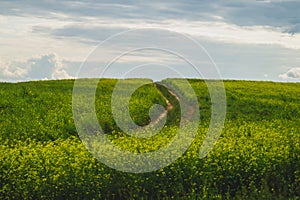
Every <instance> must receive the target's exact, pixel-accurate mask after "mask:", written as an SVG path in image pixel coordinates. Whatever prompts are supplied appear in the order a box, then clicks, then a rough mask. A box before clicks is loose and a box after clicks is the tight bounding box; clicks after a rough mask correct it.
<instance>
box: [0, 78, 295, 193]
mask: <svg viewBox="0 0 300 200" xmlns="http://www.w3.org/2000/svg"><path fill="white" fill-rule="evenodd" d="M190 82H191V84H192V86H193V88H194V90H195V92H196V94H197V95H198V99H199V104H200V112H201V115H202V116H201V117H202V121H201V123H200V124H199V130H198V133H199V134H198V136H197V139H196V140H195V142H194V143H193V145H192V146H191V148H190V149H189V151H187V152H186V153H185V155H184V156H183V157H181V158H180V159H178V160H177V161H176V162H175V163H173V164H172V165H170V166H168V167H166V168H164V169H161V170H159V171H157V172H152V173H146V174H126V173H122V172H118V171H115V170H113V169H110V168H108V167H106V166H105V165H103V164H101V163H100V162H98V161H97V160H96V159H94V158H93V157H92V155H90V154H89V153H88V152H87V150H86V149H85V148H84V147H83V145H82V144H81V142H80V140H79V139H78V137H77V133H76V129H75V126H74V124H73V117H72V87H73V81H72V80H63V81H40V82H28V83H17V84H11V83H1V84H0V95H1V99H0V138H1V144H0V160H1V162H0V163H1V165H0V172H1V173H0V196H2V197H4V198H13V197H14V198H25V197H28V198H58V197H60V198H63V197H68V198H81V197H82V198H92V197H102V198H105V197H106V198H120V197H122V198H124V197H127V198H128V197H131V198H140V197H146V198H147V197H148V198H156V197H158V196H159V197H171V196H174V197H180V198H182V197H187V198H198V197H203V198H205V197H213V198H221V197H229V196H231V197H243V198H245V196H247V197H252V198H258V197H265V198H276V197H277V198H279V197H284V198H288V197H296V196H298V197H299V196H300V194H299V193H298V191H300V186H299V184H300V171H299V169H300V161H299V155H300V139H299V138H300V137H299V136H300V135H299V134H300V125H299V124H300V87H299V86H300V84H293V83H271V82H248V81H225V87H226V93H227V105H228V107H227V118H226V123H225V127H224V130H223V133H222V136H221V138H220V139H219V141H218V143H217V145H216V146H215V148H214V149H213V151H212V152H211V153H210V154H209V155H208V156H207V157H206V158H204V159H203V160H200V159H198V158H197V152H198V150H199V146H200V145H201V141H202V139H203V137H204V135H205V132H206V130H207V121H208V120H209V117H210V100H209V95H208V92H207V90H206V87H205V83H204V82H203V81H199V80H190ZM115 83H116V80H101V82H100V83H99V87H98V92H99V93H98V94H99V95H100V96H101V95H103V98H102V100H103V99H107V100H108V101H104V100H103V101H104V102H107V103H106V104H105V103H104V104H103V101H99V102H97V105H101V106H98V107H97V115H98V117H99V122H100V124H101V125H102V126H105V127H106V129H105V130H106V131H107V132H111V131H112V130H117V132H118V129H117V128H116V125H115V124H114V122H113V120H112V119H111V116H112V115H111V113H110V110H109V99H110V94H111V91H112V89H113V86H114V84H115ZM133 84H134V83H133ZM147 94H148V96H147ZM134 95H135V96H134V98H133V99H132V100H131V106H132V108H133V109H132V111H131V114H132V116H133V118H134V119H135V120H136V122H137V123H140V124H147V123H148V122H149V117H148V116H147V115H145V114H147V112H148V109H149V108H150V107H151V103H152V102H155V103H162V104H163V105H165V103H164V101H163V98H162V97H161V96H160V94H159V93H158V92H156V91H155V87H153V86H151V85H148V86H146V87H144V88H141V89H140V90H139V91H137V92H136V93H135V94H134ZM141 96H143V97H144V98H139V97H141ZM101 102H102V104H101ZM141 105H142V106H141ZM137 108H138V109H139V110H138V109H137ZM176 130H177V129H176V127H172V126H171V127H169V128H166V129H164V130H163V132H162V133H161V134H159V136H157V137H156V138H154V140H143V143H142V144H139V145H138V146H135V145H132V144H135V140H132V138H128V137H126V138H124V137H123V136H124V134H122V133H118V134H117V133H116V134H117V135H118V137H117V138H116V139H115V143H117V144H119V146H121V147H124V148H125V149H131V150H133V151H135V149H134V148H136V149H143V148H144V149H148V150H155V149H157V148H160V147H161V146H164V145H165V143H166V141H170V139H172V137H173V136H174V133H176ZM162 139H166V140H162Z"/></svg>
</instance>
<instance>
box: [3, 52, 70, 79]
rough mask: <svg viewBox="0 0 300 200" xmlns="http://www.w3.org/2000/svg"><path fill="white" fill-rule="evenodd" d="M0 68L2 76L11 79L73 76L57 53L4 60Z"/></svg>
mask: <svg viewBox="0 0 300 200" xmlns="http://www.w3.org/2000/svg"><path fill="white" fill-rule="evenodd" d="M0 70H1V71H0V78H1V79H3V80H10V81H19V80H40V79H43V80H48V79H67V78H72V77H71V76H70V75H69V74H68V73H67V71H66V70H65V69H64V66H63V64H62V62H61V60H60V59H59V58H58V56H57V55H56V54H55V53H50V54H47V55H41V56H36V57H33V58H31V59H29V60H27V61H23V62H21V61H19V62H16V61H14V62H10V63H4V62H2V63H1V65H0Z"/></svg>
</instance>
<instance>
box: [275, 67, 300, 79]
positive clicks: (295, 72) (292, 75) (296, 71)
mask: <svg viewBox="0 0 300 200" xmlns="http://www.w3.org/2000/svg"><path fill="white" fill-rule="evenodd" d="M279 78H281V79H284V80H287V79H300V67H294V68H291V69H290V70H288V71H287V72H286V73H283V74H280V75H279Z"/></svg>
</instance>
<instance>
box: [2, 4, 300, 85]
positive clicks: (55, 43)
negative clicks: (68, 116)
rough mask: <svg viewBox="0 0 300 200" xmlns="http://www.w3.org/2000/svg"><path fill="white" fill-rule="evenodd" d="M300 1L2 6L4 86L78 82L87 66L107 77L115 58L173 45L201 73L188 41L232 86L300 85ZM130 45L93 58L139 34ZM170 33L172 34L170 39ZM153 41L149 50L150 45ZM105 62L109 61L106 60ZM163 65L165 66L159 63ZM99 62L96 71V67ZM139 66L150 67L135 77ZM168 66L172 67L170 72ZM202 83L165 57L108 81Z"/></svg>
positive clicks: (133, 61) (133, 59) (121, 67)
mask: <svg viewBox="0 0 300 200" xmlns="http://www.w3.org/2000/svg"><path fill="white" fill-rule="evenodd" d="M299 10H300V1H292V0H286V1H283V0H259V1H258V0H256V1H255V0H251V1H250V0H226V1H223V0H215V1H213V0H202V1H196V0H195V1H156V0H152V1H96V0H84V1H64V0H60V1H59V0H52V1H30V0H14V1H5V0H2V1H1V2H0V81H13V82H15V81H27V80H39V79H63V78H73V77H77V76H78V72H79V69H80V66H81V64H82V63H83V62H85V61H86V62H87V63H89V66H93V65H95V66H97V68H98V69H99V70H100V71H101V69H103V67H104V66H105V65H106V64H107V58H108V57H113V56H117V55H119V54H122V52H123V51H125V50H126V49H128V48H129V47H135V46H137V44H138V46H143V45H149V41H152V42H153V44H160V41H172V42H171V44H169V49H170V50H176V49H177V48H178V47H180V48H181V49H185V50H188V51H189V52H190V54H189V55H190V58H191V59H192V60H198V61H199V63H200V64H199V66H198V67H199V69H200V70H202V72H203V73H204V74H205V73H206V72H205V70H209V69H208V68H201V67H202V66H201V63H204V61H207V58H204V57H205V56H204V57H203V55H204V53H203V52H199V50H196V49H194V48H193V47H192V46H193V45H190V44H189V43H184V42H183V41H184V40H181V39H180V38H181V37H180V36H179V37H178V38H177V37H176V38H177V39H176V40H174V38H173V39H172V38H171V37H172V35H173V36H174V35H176V34H175V33H178V34H179V35H180V34H184V35H186V36H188V37H191V38H193V39H194V40H196V41H197V42H198V43H199V44H200V45H201V46H202V47H203V48H204V49H205V50H206V51H207V52H208V53H209V55H210V56H211V58H212V59H213V61H214V62H215V64H216V66H217V67H218V70H219V72H220V77H222V78H224V79H242V80H271V81H300V15H299ZM143 28H149V29H153V28H154V29H156V30H160V31H158V33H161V34H155V35H153V32H152V31H144V32H143V35H142V36H141V35H138V34H140V33H141V32H136V34H137V36H136V37H133V34H132V35H130V36H128V37H127V38H125V39H124V37H123V39H124V40H123V41H122V42H120V41H118V40H110V41H109V42H108V43H106V46H105V47H106V48H105V52H102V53H103V54H101V56H98V57H97V58H98V59H97V60H93V59H91V57H88V56H89V55H90V53H91V52H92V51H93V50H94V49H95V48H96V47H97V45H98V44H99V43H100V42H102V41H104V40H106V39H107V38H108V37H110V36H112V35H115V34H118V33H120V32H122V31H126V30H131V29H143ZM167 32H170V33H171V34H166V33H167ZM143 38H147V39H148V43H147V42H145V41H143ZM102 58H103V59H102ZM203 59H205V60H203ZM158 61H159V62H158ZM95 63H96V64H95ZM136 66H143V67H142V68H140V69H138V70H136V73H128V72H129V71H130V72H132V70H133V69H134V68H136ZM164 66H167V67H164ZM169 69H176V70H177V71H179V73H185V74H184V76H187V77H189V76H190V77H197V75H195V73H194V72H193V70H191V69H190V68H189V67H188V66H186V65H185V64H184V63H183V62H181V61H179V60H178V58H177V59H175V58H174V57H172V56H171V57H170V55H165V53H163V52H161V51H149V52H146V51H143V52H142V51H141V52H136V53H135V54H134V55H128V56H125V57H122V59H120V60H118V61H116V62H115V63H114V65H113V66H112V67H111V69H110V73H109V74H108V76H115V77H122V76H124V73H126V74H127V75H128V74H132V75H133V76H150V77H151V76H152V77H153V78H154V79H155V78H157V79H159V78H164V77H167V76H173V75H174V73H173V71H172V70H169Z"/></svg>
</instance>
